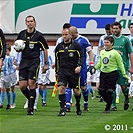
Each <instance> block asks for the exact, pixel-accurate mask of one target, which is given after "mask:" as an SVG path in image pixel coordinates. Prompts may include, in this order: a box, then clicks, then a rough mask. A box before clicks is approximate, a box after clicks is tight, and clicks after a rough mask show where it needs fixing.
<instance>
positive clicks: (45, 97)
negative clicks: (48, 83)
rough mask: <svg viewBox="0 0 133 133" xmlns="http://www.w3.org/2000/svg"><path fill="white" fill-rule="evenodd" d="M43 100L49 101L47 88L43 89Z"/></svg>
mask: <svg viewBox="0 0 133 133" xmlns="http://www.w3.org/2000/svg"><path fill="white" fill-rule="evenodd" d="M42 91H43V102H45V103H46V102H47V89H43V90H42Z"/></svg>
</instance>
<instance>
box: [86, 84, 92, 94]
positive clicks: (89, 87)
mask: <svg viewBox="0 0 133 133" xmlns="http://www.w3.org/2000/svg"><path fill="white" fill-rule="evenodd" d="M87 90H88V95H89V94H90V92H91V90H92V87H91V85H90V84H88V85H87Z"/></svg>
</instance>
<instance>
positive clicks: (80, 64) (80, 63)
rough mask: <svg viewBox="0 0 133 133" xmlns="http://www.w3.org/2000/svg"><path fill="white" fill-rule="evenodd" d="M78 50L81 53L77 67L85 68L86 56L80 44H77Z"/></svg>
mask: <svg viewBox="0 0 133 133" xmlns="http://www.w3.org/2000/svg"><path fill="white" fill-rule="evenodd" d="M77 50H78V52H79V60H78V64H77V66H81V67H82V66H83V63H84V54H83V52H82V48H81V47H80V44H77Z"/></svg>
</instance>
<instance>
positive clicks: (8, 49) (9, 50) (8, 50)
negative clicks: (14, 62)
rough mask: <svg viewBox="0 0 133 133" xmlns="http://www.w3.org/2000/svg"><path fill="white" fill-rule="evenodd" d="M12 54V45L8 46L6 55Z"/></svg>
mask: <svg viewBox="0 0 133 133" xmlns="http://www.w3.org/2000/svg"><path fill="white" fill-rule="evenodd" d="M10 52H11V45H10V44H6V55H10Z"/></svg>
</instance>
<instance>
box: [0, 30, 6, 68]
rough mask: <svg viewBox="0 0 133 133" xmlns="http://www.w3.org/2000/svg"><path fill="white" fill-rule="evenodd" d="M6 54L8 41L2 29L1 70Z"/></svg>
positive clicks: (0, 34) (0, 32) (0, 35)
mask: <svg viewBox="0 0 133 133" xmlns="http://www.w3.org/2000/svg"><path fill="white" fill-rule="evenodd" d="M5 54H6V40H5V37H4V33H3V31H2V29H0V70H1V68H2V65H3V59H4V58H5Z"/></svg>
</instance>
